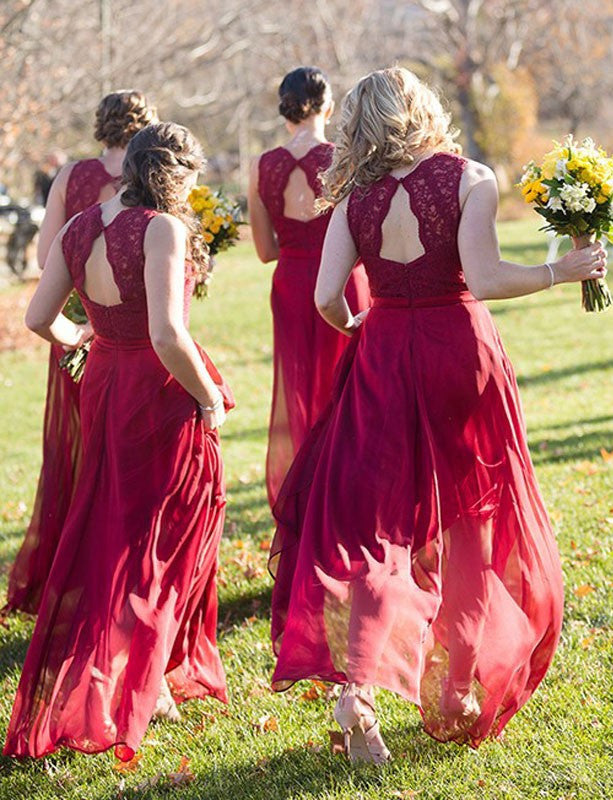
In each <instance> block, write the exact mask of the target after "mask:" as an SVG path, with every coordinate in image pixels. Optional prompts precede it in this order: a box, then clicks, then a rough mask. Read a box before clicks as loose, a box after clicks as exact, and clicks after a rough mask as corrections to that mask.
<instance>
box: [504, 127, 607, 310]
mask: <svg viewBox="0 0 613 800" xmlns="http://www.w3.org/2000/svg"><path fill="white" fill-rule="evenodd" d="M518 186H519V188H520V189H521V193H522V195H523V196H524V200H525V201H526V203H529V204H532V205H534V210H535V211H536V212H537V214H540V215H541V217H543V219H544V220H545V222H546V224H545V225H544V226H543V227H542V229H541V230H546V231H553V232H554V233H556V234H557V235H559V236H571V237H573V240H574V243H575V246H580V247H584V246H585V245H586V244H587V243H588V242H589V241H590V240H592V241H593V240H595V239H599V238H601V237H602V236H606V237H607V239H608V240H609V241H610V242H613V158H610V157H609V156H608V155H607V153H606V152H605V151H604V150H603V149H602V148H601V147H597V146H596V145H595V143H594V142H593V140H592V139H584V140H583V141H582V142H581V143H578V142H575V140H574V139H573V137H572V136H567V137H566V138H565V139H564V142H562V143H561V144H560V143H559V142H554V148H553V150H551V151H550V152H549V153H547V154H546V155H545V157H544V158H543V163H542V164H536V163H535V162H534V161H531V162H530V163H529V164H528V165H527V166H526V167H525V169H524V174H523V176H522V178H521V180H520V182H519V184H518ZM581 296H582V303H583V307H584V308H585V310H586V311H603V310H604V309H605V308H608V307H609V306H610V305H612V304H613V297H612V296H611V292H610V290H609V287H608V286H607V283H606V281H605V280H604V279H602V278H600V279H597V280H588V281H583V285H582V292H581Z"/></svg>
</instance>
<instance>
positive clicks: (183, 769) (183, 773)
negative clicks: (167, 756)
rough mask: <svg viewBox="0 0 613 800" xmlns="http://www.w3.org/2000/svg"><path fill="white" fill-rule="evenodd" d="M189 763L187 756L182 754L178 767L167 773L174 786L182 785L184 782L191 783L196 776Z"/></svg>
mask: <svg viewBox="0 0 613 800" xmlns="http://www.w3.org/2000/svg"><path fill="white" fill-rule="evenodd" d="M189 764H190V761H189V758H187V756H182V757H181V762H180V764H179V769H178V770H177V771H176V772H171V773H169V775H168V780H169V781H170V782H171V783H172V784H173V785H174V786H183V785H184V784H186V783H191V782H192V781H193V780H195V778H196V776H195V775H194V773H193V772H192V771H191V769H190V766H189Z"/></svg>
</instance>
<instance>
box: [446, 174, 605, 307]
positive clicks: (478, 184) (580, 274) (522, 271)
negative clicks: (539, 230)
mask: <svg viewBox="0 0 613 800" xmlns="http://www.w3.org/2000/svg"><path fill="white" fill-rule="evenodd" d="M462 181H463V186H462V187H461V195H462V193H463V194H464V198H462V197H461V199H463V208H462V216H461V219H460V227H459V230H458V248H459V251H460V259H461V262H462V268H463V270H464V275H465V278H466V283H467V285H468V288H469V289H470V291H471V292H472V293H473V294H474V296H475V297H476V298H478V299H479V300H489V299H491V300H494V299H503V298H510V297H520V296H522V295H527V294H532V293H534V292H538V291H541V290H542V289H548V288H549V287H550V286H551V277H552V273H551V272H550V270H549V267H547V266H546V265H545V264H539V265H537V266H523V265H521V264H515V263H513V262H510V261H502V260H501V258H500V248H499V245H498V236H497V233H496V212H497V210H498V187H497V185H496V179H495V177H494V174H493V172H492V171H491V170H490V169H488V168H487V167H484V166H483V165H482V164H477V163H476V162H469V165H468V166H467V168H466V170H465V173H464V177H463V178H462ZM605 258H606V254H605V251H604V249H603V248H602V246H601V245H599V244H595V245H591V246H589V247H586V248H584V249H582V250H573V251H571V252H569V253H567V254H566V255H565V256H562V258H560V259H559V260H558V261H556V262H555V263H554V264H552V265H551V266H552V269H553V275H554V282H555V283H572V282H574V281H581V280H585V279H586V278H595V277H601V276H602V275H604V274H605V273H606V270H605Z"/></svg>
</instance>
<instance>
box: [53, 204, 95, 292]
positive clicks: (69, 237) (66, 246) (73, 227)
mask: <svg viewBox="0 0 613 800" xmlns="http://www.w3.org/2000/svg"><path fill="white" fill-rule="evenodd" d="M102 232H103V227H102V215H101V212H100V205H99V204H96V205H93V206H90V207H89V208H87V209H86V210H85V211H82V212H81V213H80V214H78V215H77V216H75V218H74V219H73V220H72V222H71V223H70V225H69V226H68V228H67V229H66V231H65V232H64V235H63V236H62V252H63V254H64V260H65V262H66V266H67V267H68V271H69V272H70V275H71V277H72V280H73V283H74V286H75V289H77V290H78V291H83V284H84V282H85V264H86V262H87V259H88V258H89V256H90V253H91V251H92V247H93V245H94V242H95V241H96V239H97V238H98V237H99V236H100V234H101V233H102Z"/></svg>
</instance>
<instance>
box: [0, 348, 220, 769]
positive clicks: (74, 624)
mask: <svg viewBox="0 0 613 800" xmlns="http://www.w3.org/2000/svg"><path fill="white" fill-rule="evenodd" d="M201 352H202V357H203V359H204V361H205V363H206V364H207V368H208V370H209V373H210V374H211V375H212V376H213V377H214V379H215V380H216V382H217V383H218V385H219V386H220V389H221V390H222V392H224V396H225V398H226V406H227V408H231V407H232V405H233V401H232V398H231V395H230V394H229V392H228V390H227V388H226V386H225V384H224V383H223V381H222V379H221V376H219V373H218V372H217V371H216V370H215V368H214V366H213V365H212V363H211V362H210V360H209V359H208V357H207V356H206V354H205V353H204V352H203V351H201ZM81 410H82V427H83V444H84V453H83V465H82V469H81V472H80V475H79V480H78V484H77V487H76V490H75V494H74V498H73V502H72V504H71V507H70V511H69V513H68V517H67V520H66V524H65V526H64V530H63V531H62V535H61V538H60V542H59V545H58V550H57V555H56V558H55V560H54V562H53V566H52V568H51V572H50V574H49V577H48V580H47V582H46V587H45V591H44V594H43V598H42V602H41V607H40V611H39V615H38V619H37V623H36V627H35V630H34V634H33V638H32V642H31V644H30V647H29V650H28V653H27V656H26V660H25V664H24V668H23V673H22V677H21V681H20V684H19V689H18V692H17V697H16V700H15V704H14V707H13V713H12V716H11V722H10V725H9V729H8V732H7V739H6V744H5V747H4V754H5V755H16V756H28V755H30V756H35V757H40V756H42V755H44V754H46V753H49V752H52V751H53V750H55V749H57V748H58V747H61V746H66V747H70V748H72V749H78V750H82V751H84V752H98V751H102V750H107V749H109V748H110V747H113V746H116V745H118V744H120V745H121V744H123V745H124V746H126V747H128V748H130V749H131V750H133V751H136V750H137V749H138V746H139V744H140V742H141V740H142V737H143V735H144V733H145V731H146V729H147V726H148V724H149V721H150V719H151V716H152V713H153V709H154V706H155V703H156V700H157V696H158V692H159V687H160V684H161V681H162V677H163V676H164V675H166V677H167V680H168V684H169V687H170V689H171V692H172V694H173V697H174V698H175V700H176V701H177V702H183V701H185V700H188V699H192V698H195V697H200V698H203V697H207V696H213V697H215V698H217V699H219V700H221V701H222V702H227V700H228V698H227V692H226V684H225V675H224V671H223V667H222V665H221V661H220V659H219V653H218V651H217V644H216V623H217V593H216V571H217V554H218V548H219V542H220V538H221V534H222V529H223V522H224V513H225V502H226V501H225V487H224V477H223V463H222V460H221V453H220V448H219V437H218V434H217V433H216V432H212V431H205V430H204V427H203V423H202V421H201V420H200V418H199V414H198V410H197V405H196V403H195V401H194V400H193V398H192V397H191V396H190V395H188V394H187V392H185V391H184V390H183V389H182V387H181V386H180V385H179V384H178V383H177V382H176V381H175V380H174V379H172V378H171V377H170V376H169V374H168V372H167V371H166V370H165V368H164V367H163V366H162V364H161V362H160V361H159V359H158V358H157V356H156V354H155V353H154V351H153V349H152V348H151V343H150V342H149V341H148V340H146V341H143V342H135V341H131V342H125V343H121V342H110V341H108V340H105V339H102V338H100V337H97V338H96V339H95V341H94V344H93V346H92V348H91V351H90V354H89V357H88V365H87V372H86V374H85V377H84V380H83V385H82V406H81ZM109 418H112V420H113V424H112V425H109V424H108V423H107V420H108V419H109Z"/></svg>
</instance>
